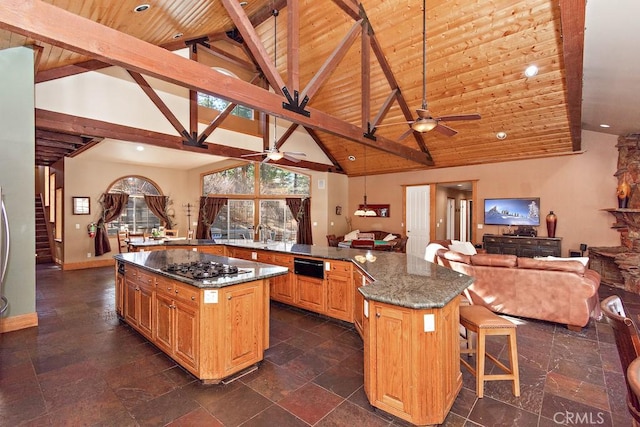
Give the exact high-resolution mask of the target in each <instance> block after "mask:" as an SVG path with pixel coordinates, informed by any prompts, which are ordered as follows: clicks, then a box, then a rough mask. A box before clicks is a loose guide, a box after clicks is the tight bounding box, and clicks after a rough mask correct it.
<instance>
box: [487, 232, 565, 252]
mask: <svg viewBox="0 0 640 427" xmlns="http://www.w3.org/2000/svg"><path fill="white" fill-rule="evenodd" d="M482 243H483V246H484V249H485V250H486V251H487V253H488V254H508V255H516V256H521V257H528V258H534V257H539V256H558V257H559V256H562V238H561V237H528V236H504V235H502V236H500V235H497V234H485V235H484V236H483V238H482Z"/></svg>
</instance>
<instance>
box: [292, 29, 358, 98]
mask: <svg viewBox="0 0 640 427" xmlns="http://www.w3.org/2000/svg"><path fill="white" fill-rule="evenodd" d="M361 25H362V20H360V21H357V22H356V23H355V24H353V26H352V27H351V29H350V30H349V32H348V33H347V34H346V35H345V36H344V38H343V39H342V41H341V42H340V43H339V44H338V46H336V48H335V49H334V51H333V52H332V53H331V55H329V57H328V58H327V59H326V61H324V64H322V66H321V67H320V69H319V70H318V72H317V73H315V75H314V76H313V78H312V79H311V80H310V81H309V83H308V84H307V86H306V87H305V88H304V90H303V91H302V93H301V94H300V98H301V99H304V98H305V97H307V96H308V97H309V98H313V96H314V95H315V94H316V92H317V91H318V90H319V89H320V87H321V86H322V84H323V83H324V82H325V80H327V78H328V77H329V76H330V75H331V73H332V72H333V71H334V70H335V69H336V67H337V66H338V64H339V63H340V61H341V60H342V58H344V56H345V55H346V54H347V52H348V51H349V48H350V47H351V45H352V44H353V42H354V41H355V39H356V38H357V37H358V27H360V26H361Z"/></svg>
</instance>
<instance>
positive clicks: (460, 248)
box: [449, 240, 478, 255]
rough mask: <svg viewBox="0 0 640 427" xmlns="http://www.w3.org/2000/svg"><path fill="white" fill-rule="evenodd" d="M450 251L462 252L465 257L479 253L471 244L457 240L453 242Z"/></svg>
mask: <svg viewBox="0 0 640 427" xmlns="http://www.w3.org/2000/svg"><path fill="white" fill-rule="evenodd" d="M449 250H450V251H454V252H460V253H461V254H464V255H475V254H477V253H478V251H476V248H475V246H473V244H472V243H471V242H459V241H457V240H452V241H451V244H450V245H449Z"/></svg>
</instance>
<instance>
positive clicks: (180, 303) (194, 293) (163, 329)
mask: <svg viewBox="0 0 640 427" xmlns="http://www.w3.org/2000/svg"><path fill="white" fill-rule="evenodd" d="M199 307H200V302H199V292H198V290H197V289H196V288H193V287H190V286H187V285H183V284H181V283H178V282H175V281H172V280H170V279H167V278H163V277H158V279H157V285H156V322H155V325H156V326H155V328H156V333H155V337H156V341H155V344H156V345H157V346H158V348H160V349H161V350H163V351H164V352H165V353H167V354H168V355H169V356H171V357H172V358H173V359H174V360H176V361H177V362H179V363H180V364H181V365H182V366H184V367H185V368H187V369H188V370H189V371H191V372H195V373H197V371H198V361H199V357H198V353H199V346H198V339H199V333H200V328H199Z"/></svg>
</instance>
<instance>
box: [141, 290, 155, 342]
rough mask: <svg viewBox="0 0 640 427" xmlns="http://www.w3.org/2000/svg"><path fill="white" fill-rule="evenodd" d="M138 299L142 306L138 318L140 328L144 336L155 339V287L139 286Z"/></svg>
mask: <svg viewBox="0 0 640 427" xmlns="http://www.w3.org/2000/svg"><path fill="white" fill-rule="evenodd" d="M138 288H139V289H140V290H139V291H138V299H139V306H140V312H139V313H140V317H139V318H138V328H139V330H140V332H142V334H143V335H146V336H147V337H148V338H149V339H153V318H154V312H153V304H154V300H155V289H154V286H149V285H148V284H144V285H143V284H140V285H138Z"/></svg>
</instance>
